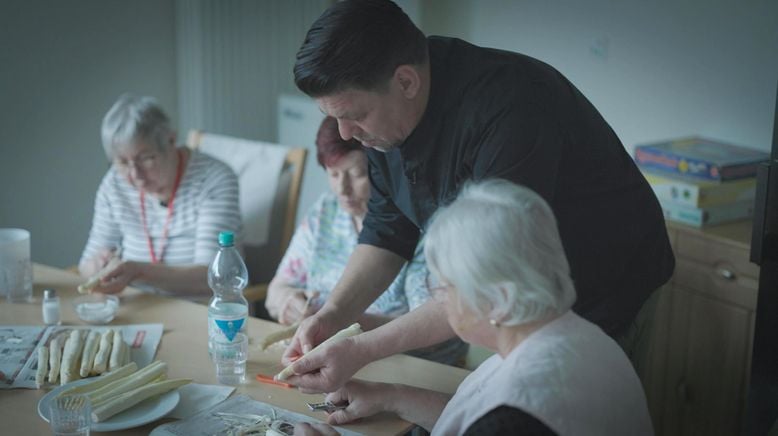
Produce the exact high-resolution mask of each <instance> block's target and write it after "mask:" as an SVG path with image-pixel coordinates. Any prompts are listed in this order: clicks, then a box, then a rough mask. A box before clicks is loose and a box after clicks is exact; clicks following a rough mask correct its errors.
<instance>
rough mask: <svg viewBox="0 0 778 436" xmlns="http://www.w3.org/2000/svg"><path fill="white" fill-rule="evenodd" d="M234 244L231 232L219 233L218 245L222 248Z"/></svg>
mask: <svg viewBox="0 0 778 436" xmlns="http://www.w3.org/2000/svg"><path fill="white" fill-rule="evenodd" d="M234 243H235V236H234V235H233V234H232V232H220V233H219V245H221V246H222V247H231V246H232V245H233V244H234Z"/></svg>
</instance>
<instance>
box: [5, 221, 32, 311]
mask: <svg viewBox="0 0 778 436" xmlns="http://www.w3.org/2000/svg"><path fill="white" fill-rule="evenodd" d="M0 295H5V296H6V298H7V299H8V301H9V302H11V303H22V302H29V301H31V300H32V262H31V261H30V232H28V231H27V230H23V229H0Z"/></svg>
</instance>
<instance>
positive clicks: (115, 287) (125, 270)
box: [94, 261, 141, 294]
mask: <svg viewBox="0 0 778 436" xmlns="http://www.w3.org/2000/svg"><path fill="white" fill-rule="evenodd" d="M140 274H141V265H140V264H139V263H138V262H133V261H124V262H121V263H119V264H118V265H117V266H116V268H114V269H112V270H111V271H109V272H108V273H106V274H105V276H103V278H102V279H101V280H100V282H99V283H98V284H97V286H95V288H94V291H95V292H101V293H103V294H118V293H119V292H121V291H123V290H124V288H126V287H127V286H129V284H130V283H131V282H132V281H133V280H135V279H137V278H138V277H139V276H140Z"/></svg>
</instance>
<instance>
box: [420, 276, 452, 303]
mask: <svg viewBox="0 0 778 436" xmlns="http://www.w3.org/2000/svg"><path fill="white" fill-rule="evenodd" d="M425 283H426V285H427V292H429V294H430V297H432V299H433V300H436V301H445V300H446V298H447V296H448V288H449V286H451V285H450V284H449V283H445V282H442V281H440V280H438V278H437V277H436V276H435V275H434V274H432V273H431V272H428V273H427V277H426V279H425Z"/></svg>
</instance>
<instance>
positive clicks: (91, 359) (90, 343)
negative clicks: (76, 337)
mask: <svg viewBox="0 0 778 436" xmlns="http://www.w3.org/2000/svg"><path fill="white" fill-rule="evenodd" d="M99 342H100V332H98V331H97V330H90V331H89V336H87V338H86V344H84V352H83V353H81V371H79V374H80V375H81V378H85V377H87V376H89V373H90V372H91V371H92V365H94V363H95V355H97V345H98V344H99Z"/></svg>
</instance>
